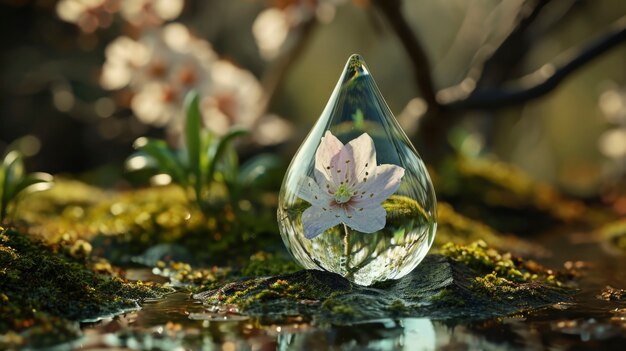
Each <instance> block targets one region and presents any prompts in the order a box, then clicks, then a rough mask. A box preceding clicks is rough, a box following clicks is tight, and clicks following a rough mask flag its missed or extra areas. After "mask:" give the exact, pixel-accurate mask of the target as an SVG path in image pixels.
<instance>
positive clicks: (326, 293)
mask: <svg viewBox="0 0 626 351" xmlns="http://www.w3.org/2000/svg"><path fill="white" fill-rule="evenodd" d="M477 278H483V275H482V274H481V273H479V272H477V271H475V270H473V269H470V268H468V266H466V265H465V264H463V263H461V262H459V261H456V260H454V259H452V258H450V257H447V256H443V255H429V256H427V257H426V258H425V259H424V261H423V262H422V263H421V264H420V265H419V266H418V267H417V268H416V269H415V270H414V271H413V272H412V273H411V274H409V275H408V276H406V277H404V278H402V279H400V280H397V281H387V282H383V283H379V284H376V285H375V286H373V287H363V286H359V285H356V284H353V283H350V282H349V281H348V280H346V279H344V278H343V277H341V276H339V275H337V274H334V273H329V272H323V271H316V270H302V271H298V272H296V273H292V274H286V275H279V276H274V277H264V278H253V279H249V280H243V281H239V282H234V283H229V284H227V285H225V286H223V287H221V288H219V289H214V290H210V291H206V292H203V293H199V294H196V295H194V298H196V299H198V300H202V301H203V302H204V303H205V304H210V305H224V304H226V305H229V304H234V305H237V306H239V308H240V311H241V312H242V313H243V314H246V315H249V316H251V317H256V318H259V319H261V320H262V321H263V322H266V323H268V322H276V323H280V322H283V321H286V320H288V319H289V318H290V317H293V316H302V317H303V318H305V319H307V320H311V321H313V322H318V323H333V324H349V323H354V322H358V321H363V320H368V319H378V318H389V317H428V318H431V319H438V320H460V319H484V318H490V317H495V316H505V315H509V314H513V313H517V312H521V311H525V310H528V309H534V308H539V307H543V306H547V305H551V304H554V303H557V302H562V301H568V300H569V299H570V293H571V290H569V291H568V290H567V289H565V288H562V287H557V286H555V285H551V284H548V283H542V282H537V281H531V282H521V283H514V282H511V281H506V283H503V282H500V284H501V285H504V287H503V288H502V289H501V291H499V292H498V291H497V290H494V291H496V292H498V294H497V295H496V296H494V294H493V292H494V291H487V290H485V289H484V285H482V284H481V283H480V281H479V280H477ZM483 279H484V278H483Z"/></svg>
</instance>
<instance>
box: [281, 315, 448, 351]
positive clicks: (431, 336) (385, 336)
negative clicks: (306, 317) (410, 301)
mask: <svg viewBox="0 0 626 351" xmlns="http://www.w3.org/2000/svg"><path fill="white" fill-rule="evenodd" d="M329 347H331V348H335V349H340V350H425V351H430V350H435V349H436V338H435V329H434V327H433V323H432V322H431V321H430V319H426V318H406V319H402V320H397V321H396V320H392V319H381V320H375V321H369V322H364V323H358V324H355V325H351V326H342V327H334V328H329V329H314V330H311V331H309V332H306V333H283V334H280V335H279V336H278V350H281V351H282V350H325V349H327V348H329Z"/></svg>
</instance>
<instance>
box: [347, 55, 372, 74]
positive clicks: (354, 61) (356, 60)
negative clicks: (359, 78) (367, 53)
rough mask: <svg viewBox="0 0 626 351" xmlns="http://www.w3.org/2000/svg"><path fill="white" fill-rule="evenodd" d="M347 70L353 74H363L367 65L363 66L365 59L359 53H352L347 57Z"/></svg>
mask: <svg viewBox="0 0 626 351" xmlns="http://www.w3.org/2000/svg"><path fill="white" fill-rule="evenodd" d="M347 66H348V71H350V72H352V73H353V74H357V75H358V74H364V73H367V67H366V66H365V61H364V60H363V56H361V55H359V54H352V55H350V58H349V59H348V64H347Z"/></svg>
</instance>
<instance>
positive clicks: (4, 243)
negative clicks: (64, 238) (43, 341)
mask: <svg viewBox="0 0 626 351" xmlns="http://www.w3.org/2000/svg"><path fill="white" fill-rule="evenodd" d="M69 251H71V250H69V249H63V248H61V247H55V246H52V247H50V246H46V245H44V244H43V243H38V242H33V241H31V239H29V238H28V237H26V236H25V235H22V234H20V233H19V232H17V231H15V230H2V231H1V232H0V267H2V269H0V291H2V300H3V301H4V303H2V304H0V333H7V332H9V331H14V332H19V333H35V332H36V331H37V330H42V331H46V333H56V332H55V331H59V333H57V334H58V335H66V333H65V332H63V331H71V330H75V329H76V328H73V327H71V326H72V325H73V324H72V323H73V322H75V321H81V320H89V319H95V318H98V317H99V316H103V315H109V314H115V313H120V312H122V311H124V310H127V309H133V308H136V306H137V302H138V301H140V300H142V299H144V298H154V297H158V296H161V295H162V294H163V293H165V292H166V291H167V289H162V288H160V287H158V286H157V285H154V284H144V283H141V282H128V281H125V280H124V279H122V278H120V277H118V276H113V275H110V274H98V273H95V272H94V271H92V270H91V269H89V268H88V266H87V264H86V262H85V261H84V258H81V259H77V258H75V257H72V256H71V255H69V254H68V252H69ZM51 278H53V279H51ZM76 336H77V335H76V333H74V334H72V335H71V337H76ZM29 340H30V339H29Z"/></svg>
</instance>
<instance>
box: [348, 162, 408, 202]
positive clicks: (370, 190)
mask: <svg viewBox="0 0 626 351" xmlns="http://www.w3.org/2000/svg"><path fill="white" fill-rule="evenodd" d="M373 173H374V174H373V175H372V176H370V177H368V178H367V181H364V182H362V183H359V186H358V191H359V192H360V194H359V195H358V196H357V197H355V198H354V204H353V206H354V207H359V208H372V207H375V206H378V205H380V204H381V203H382V202H383V201H385V200H386V199H387V198H388V197H389V196H391V195H392V194H393V193H395V192H396V190H398V187H400V182H401V180H402V177H403V176H404V168H402V167H400V166H396V165H389V164H385V165H380V166H377V167H376V168H375V169H374V170H373Z"/></svg>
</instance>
